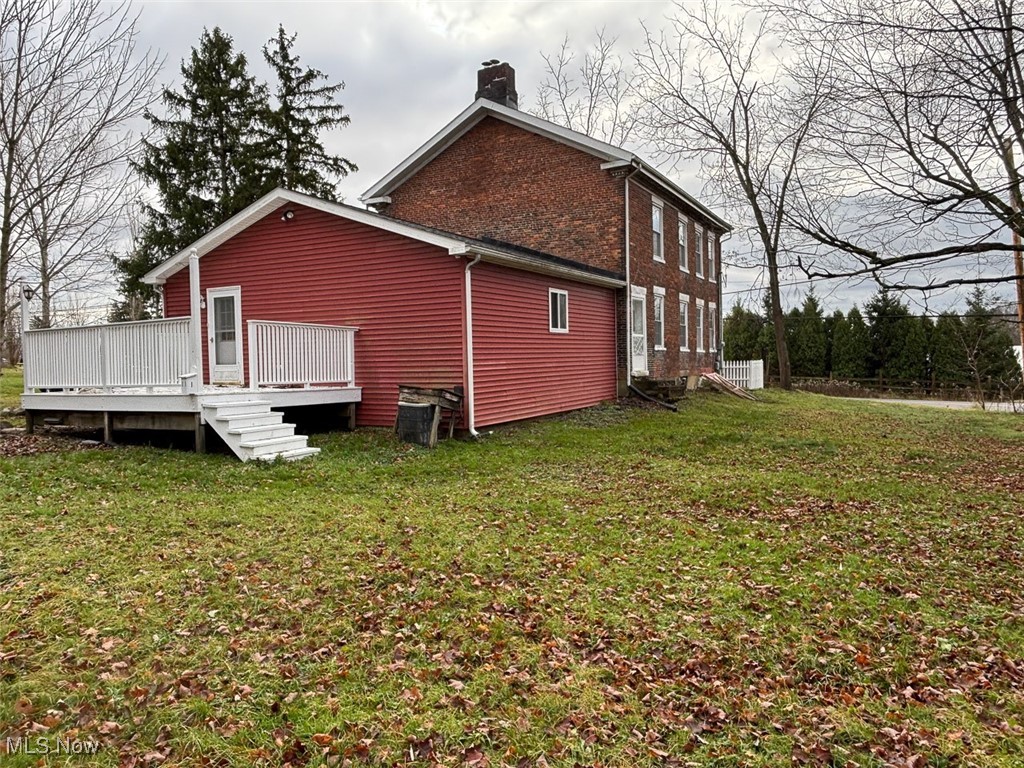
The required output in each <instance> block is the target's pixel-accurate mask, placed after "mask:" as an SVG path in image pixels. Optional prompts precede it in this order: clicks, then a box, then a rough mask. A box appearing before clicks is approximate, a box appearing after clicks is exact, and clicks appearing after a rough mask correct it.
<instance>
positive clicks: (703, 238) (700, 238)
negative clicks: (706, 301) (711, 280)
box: [693, 225, 707, 278]
mask: <svg viewBox="0 0 1024 768" xmlns="http://www.w3.org/2000/svg"><path fill="white" fill-rule="evenodd" d="M696 231H697V238H696V248H694V249H693V250H694V251H695V252H696V253H694V262H693V268H694V274H695V275H697V277H700V278H703V277H704V249H705V248H707V234H706V233H705V232H704V227H701V226H699V225H698V227H697V230H696Z"/></svg>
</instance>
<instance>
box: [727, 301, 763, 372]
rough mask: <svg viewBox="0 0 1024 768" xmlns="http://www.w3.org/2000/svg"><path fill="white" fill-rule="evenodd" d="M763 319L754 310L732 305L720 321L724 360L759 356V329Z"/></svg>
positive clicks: (755, 358) (754, 358) (748, 358)
mask: <svg viewBox="0 0 1024 768" xmlns="http://www.w3.org/2000/svg"><path fill="white" fill-rule="evenodd" d="M764 325H765V320H764V318H763V317H761V316H760V315H758V314H757V313H756V312H751V311H750V310H748V309H744V308H743V307H741V306H740V304H739V302H737V303H736V304H734V305H733V307H732V309H731V310H729V314H728V315H726V316H725V320H724V321H723V323H722V338H723V341H724V343H725V350H724V352H725V359H726V360H757V359H760V357H761V343H760V336H761V330H762V328H764Z"/></svg>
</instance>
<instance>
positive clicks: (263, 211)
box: [142, 188, 468, 285]
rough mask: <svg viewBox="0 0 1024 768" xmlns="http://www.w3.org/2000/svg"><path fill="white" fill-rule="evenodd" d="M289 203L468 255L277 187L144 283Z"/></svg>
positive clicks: (417, 232) (461, 248) (403, 227)
mask: <svg viewBox="0 0 1024 768" xmlns="http://www.w3.org/2000/svg"><path fill="white" fill-rule="evenodd" d="M286 203H292V204H293V205H301V206H304V207H306V208H312V209H314V210H318V211H323V212H324V213H329V214H331V215H333V216H338V217H340V218H343V219H348V220H349V221H354V222H357V223H359V224H366V225H367V226H370V227H374V228H376V229H380V230H384V231H385V232H393V233H395V234H397V235H403V236H405V237H408V238H410V239H412V240H418V241H419V242H422V243H428V244H429V245H436V246H438V247H439V248H444V249H446V250H447V251H448V253H450V254H452V255H456V256H457V255H461V254H464V253H467V252H468V251H467V247H466V243H465V242H463V241H462V240H459V239H457V238H453V237H446V236H444V235H441V234H437V233H434V232H427V231H424V230H422V229H419V228H417V227H412V226H409V225H408V224H404V223H403V222H400V221H397V220H396V219H389V218H388V217H386V216H381V215H380V214H379V213H373V212H371V211H364V210H361V209H359V208H353V207H352V206H350V205H343V204H341V203H332V202H330V201H328V200H321V199H320V198H318V197H311V196H310V195H304V194H302V193H300V192H292V191H291V190H288V189H281V188H278V189H275V190H274V191H273V192H268V193H267V194H266V195H264V196H263V197H261V198H260V199H259V200H257V201H256V202H255V203H253V204H252V205H250V206H249V207H247V208H245V209H243V210H241V211H239V212H238V213H236V214H235V215H234V216H232V217H231V218H230V219H228V220H227V221H225V222H224V223H223V224H221V225H220V226H219V227H216V228H215V229H212V230H211V231H209V232H207V233H206V234H205V235H203V236H202V237H201V238H199V239H198V240H196V241H195V242H194V243H192V244H191V245H189V246H188V247H186V248H185V249H184V250H182V251H180V252H178V253H177V254H175V255H174V256H172V257H171V258H169V259H167V260H166V261H164V262H163V263H161V264H159V265H158V266H157V267H155V268H154V269H152V270H150V271H149V272H148V273H146V274H145V275H144V276H143V278H142V281H143V282H145V283H149V284H150V285H162V284H163V283H165V282H166V281H167V278H169V277H170V276H171V275H173V274H174V273H175V272H178V271H179V270H181V269H184V268H185V267H187V266H188V256H189V253H190V252H191V251H192V250H193V249H195V251H196V253H198V254H199V257H200V258H202V257H203V256H204V255H206V254H207V253H209V252H210V251H212V250H213V249H214V248H216V247H217V246H218V245H221V244H222V243H224V242H226V241H227V240H230V239H231V238H232V237H234V236H235V235H237V234H238V233H239V232H242V231H243V230H245V229H247V228H248V227H250V226H251V225H253V224H255V223H256V222H257V221H259V220H260V219H262V218H263V217H265V216H266V215H267V214H268V213H270V212H271V211H274V210H276V209H277V208H279V207H281V206H282V205H285V204H286Z"/></svg>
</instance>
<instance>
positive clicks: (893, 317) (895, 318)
mask: <svg viewBox="0 0 1024 768" xmlns="http://www.w3.org/2000/svg"><path fill="white" fill-rule="evenodd" d="M864 311H865V314H866V315H867V322H868V330H869V332H870V335H871V359H870V367H869V375H870V376H878V377H879V378H881V379H883V380H885V379H893V378H897V377H896V375H895V372H894V371H893V366H894V363H895V361H896V360H897V359H899V358H900V356H901V354H902V349H903V335H904V334H905V333H906V332H907V326H905V325H904V322H903V321H904V320H905V319H906V318H907V317H909V316H910V311H909V310H908V309H907V307H906V305H904V304H903V303H902V302H901V301H900V300H899V299H898V298H896V297H895V296H893V295H892V294H891V293H889V291H888V289H886V288H883V289H882V290H880V291H879V292H878V293H876V294H875V295H874V296H872V297H871V300H870V301H868V303H867V305H866V306H865V307H864Z"/></svg>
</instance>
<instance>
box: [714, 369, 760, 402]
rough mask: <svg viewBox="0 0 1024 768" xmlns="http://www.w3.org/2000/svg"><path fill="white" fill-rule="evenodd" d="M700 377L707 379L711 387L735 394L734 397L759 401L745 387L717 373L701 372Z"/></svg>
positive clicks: (728, 393)
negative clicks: (742, 387)
mask: <svg viewBox="0 0 1024 768" xmlns="http://www.w3.org/2000/svg"><path fill="white" fill-rule="evenodd" d="M701 378H703V379H704V380H705V381H707V383H708V384H710V385H711V386H712V387H714V388H715V389H717V390H718V391H719V392H724V393H725V394H727V395H735V396H736V397H742V398H743V399H744V400H753V401H754V402H760V401H759V400H758V399H757V398H756V397H754V396H753V395H752V394H750V393H749V392H747V390H745V389H741V388H740V387H737V386H736V385H735V384H733V383H732V382H731V381H729V380H728V379H726V378H723V377H722V376H720V375H719V374H717V373H704V374H701Z"/></svg>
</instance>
